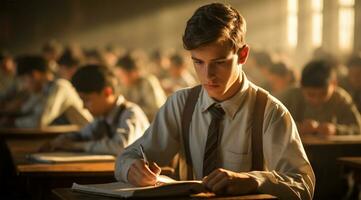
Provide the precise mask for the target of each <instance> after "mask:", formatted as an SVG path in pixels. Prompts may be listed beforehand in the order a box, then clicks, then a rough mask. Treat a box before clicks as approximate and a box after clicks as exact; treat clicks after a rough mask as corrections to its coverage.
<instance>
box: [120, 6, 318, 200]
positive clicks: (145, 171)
mask: <svg viewBox="0 0 361 200" xmlns="http://www.w3.org/2000/svg"><path fill="white" fill-rule="evenodd" d="M245 32H246V23H245V20H244V18H243V17H242V16H241V15H240V14H239V13H238V12H237V11H236V10H235V9H234V8H232V7H230V6H227V5H224V4H220V3H214V4H209V5H205V6H202V7H200V8H199V9H198V10H197V11H196V12H195V13H194V15H193V16H192V17H191V18H190V19H189V20H188V22H187V27H186V30H185V33H184V36H183V44H184V47H185V48H186V49H187V50H189V51H190V54H191V56H192V59H193V62H194V67H195V70H196V72H197V75H198V78H199V81H200V83H201V85H202V87H201V88H200V92H199V96H196V97H197V99H196V100H197V102H196V104H195V107H194V109H193V114H192V116H191V121H190V125H189V126H188V127H189V130H183V127H185V126H184V125H182V122H184V120H187V119H184V108H185V104H186V103H185V102H186V101H187V100H188V98H189V94H190V93H191V92H192V94H194V93H193V91H194V90H193V89H184V90H180V91H178V92H176V93H175V94H174V95H172V96H171V97H169V98H168V100H167V102H166V103H165V104H164V106H162V107H161V109H160V110H159V112H158V113H157V115H156V117H155V120H154V121H153V122H152V124H151V126H150V128H149V129H148V130H147V131H146V132H145V134H144V135H143V136H142V137H141V138H140V139H139V140H137V141H136V142H135V143H133V144H132V145H131V146H129V147H128V148H127V149H125V151H124V152H123V153H122V154H121V155H120V156H119V157H118V159H117V163H116V169H115V177H116V178H117V179H118V180H119V181H125V182H129V183H131V184H133V185H137V186H146V185H154V184H155V183H156V181H157V176H158V174H159V173H160V168H159V167H158V165H165V164H167V163H168V162H169V161H170V160H171V159H172V158H173V156H174V155H175V154H176V153H179V157H180V159H179V163H180V164H179V176H180V179H182V180H184V179H199V180H200V179H201V180H203V183H204V184H205V186H206V187H207V188H208V189H209V190H210V191H213V192H215V193H216V194H228V195H239V194H247V193H258V192H260V193H268V194H272V195H275V196H277V197H278V198H279V199H303V200H304V199H312V197H313V192H314V187H315V176H314V173H313V171H312V168H311V165H310V163H309V161H308V159H307V156H306V154H305V151H304V149H303V146H302V143H301V140H300V138H299V135H298V132H297V127H296V124H295V122H294V121H293V119H292V117H291V115H290V113H289V112H288V111H287V109H286V108H285V107H284V106H283V105H282V104H281V103H280V102H279V101H278V100H277V99H275V98H274V97H272V96H271V95H267V93H265V92H264V91H263V90H262V89H260V88H259V87H257V86H256V85H254V84H253V83H251V82H250V81H248V80H247V77H246V75H245V74H244V73H243V72H242V65H243V64H244V63H245V62H246V59H247V56H248V53H249V49H250V48H249V47H248V45H247V44H246V43H245V38H244V37H245ZM258 91H263V92H258ZM261 93H262V94H263V95H261V96H262V97H263V98H264V97H265V98H264V101H261V102H263V103H265V104H263V105H264V106H265V108H264V109H263V111H264V114H262V115H261V116H259V115H257V114H256V115H255V114H254V108H256V110H258V109H257V106H256V107H255V104H256V105H258V102H259V101H258V100H259V99H260V98H258V97H257V96H258V94H261ZM256 101H257V103H256ZM220 108H222V109H220ZM215 110H217V111H215ZM222 110H223V111H222ZM213 113H216V114H213ZM256 113H258V112H256ZM213 116H217V117H219V118H218V120H217V119H216V118H215V117H213ZM256 116H258V118H259V117H261V118H262V117H263V119H264V120H263V121H261V124H260V125H259V126H255V124H253V120H255V119H254V118H255V117H256ZM213 118H215V119H213ZM213 122H215V123H219V124H220V126H219V127H218V126H214V127H213V128H212V127H210V125H212V124H213ZM215 127H217V128H215ZM260 128H261V131H259V130H260ZM217 129H218V130H219V131H218V133H219V134H218V136H217V137H218V140H216V141H213V143H212V142H210V141H211V139H210V138H213V134H214V132H217V131H214V130H217ZM254 130H258V131H259V132H261V133H260V134H259V136H260V140H252V139H251V138H252V137H253V134H254V132H257V131H254ZM187 131H189V132H188V133H189V138H188V139H187V138H186V139H184V133H185V132H187ZM217 137H216V138H217ZM253 142H257V143H255V144H252V143H253ZM258 142H261V143H258ZM262 143H263V145H262ZM140 144H141V145H142V146H143V147H144V152H145V154H146V156H147V158H148V160H149V161H150V163H149V165H147V164H146V162H145V161H144V160H143V159H142V157H141V155H140V153H139V146H140ZM186 144H189V148H187V145H186ZM217 144H218V145H217ZM209 147H213V148H209ZM259 148H261V150H260V149H259ZM187 149H189V151H188V150H187ZM262 149H263V150H262ZM256 150H258V153H257V151H256ZM188 152H189V153H188ZM209 152H210V153H209ZM253 153H254V155H253ZM187 155H189V156H187ZM258 156H259V157H261V159H260V158H259V157H258ZM189 157H190V159H189ZM210 157H212V160H209V158H210ZM253 157H255V158H257V157H258V159H254V158H253ZM255 160H257V161H261V162H254V161H255ZM189 164H191V166H192V167H191V168H190V167H189ZM210 168H213V170H211V171H210ZM260 168H262V169H261V170H258V169H260ZM192 174H193V175H192ZM190 175H191V176H190Z"/></svg>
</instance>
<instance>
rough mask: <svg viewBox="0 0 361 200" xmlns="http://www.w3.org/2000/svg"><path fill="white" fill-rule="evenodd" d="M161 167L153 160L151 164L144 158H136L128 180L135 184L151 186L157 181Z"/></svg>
mask: <svg viewBox="0 0 361 200" xmlns="http://www.w3.org/2000/svg"><path fill="white" fill-rule="evenodd" d="M160 172H161V169H160V167H159V166H158V165H157V164H156V163H154V162H151V163H150V164H149V166H148V165H147V164H146V162H145V161H144V160H142V159H139V160H136V161H135V162H134V163H133V164H132V165H131V166H130V168H129V171H128V182H129V183H131V184H132V185H135V186H150V185H155V184H156V183H157V178H158V176H159V174H160Z"/></svg>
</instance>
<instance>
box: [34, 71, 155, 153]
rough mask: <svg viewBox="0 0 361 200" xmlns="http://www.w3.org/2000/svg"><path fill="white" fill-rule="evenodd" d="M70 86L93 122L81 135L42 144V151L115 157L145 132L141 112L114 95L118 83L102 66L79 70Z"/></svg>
mask: <svg viewBox="0 0 361 200" xmlns="http://www.w3.org/2000/svg"><path fill="white" fill-rule="evenodd" d="M72 83H73V85H74V87H75V88H76V90H77V91H78V92H79V94H80V97H81V98H82V99H83V101H84V104H85V107H86V108H88V109H89V111H90V112H91V113H92V114H93V115H94V117H95V119H94V121H93V122H91V123H90V124H88V125H87V126H85V127H84V128H83V129H81V130H80V132H78V133H73V134H64V135H61V136H59V137H58V138H56V139H55V140H53V141H51V142H50V143H47V144H45V145H44V146H43V147H42V148H41V151H56V150H66V151H81V152H88V153H100V154H113V155H117V154H118V153H120V152H122V150H123V149H124V148H125V147H126V146H128V145H129V144H131V143H132V142H134V141H135V140H136V139H138V138H139V137H140V136H141V135H143V133H144V130H145V129H146V128H148V126H149V122H148V119H147V117H146V116H145V114H144V112H143V111H142V110H141V109H140V108H139V106H138V105H136V104H134V103H131V102H129V101H127V100H126V99H125V98H124V97H123V96H122V95H121V94H119V93H118V92H117V89H116V88H117V87H118V86H117V85H118V84H117V83H118V82H117V79H116V77H115V76H114V75H113V74H112V73H111V72H110V71H109V70H108V69H107V68H106V67H105V66H99V65H87V66H84V67H81V68H80V69H79V70H78V71H77V72H76V73H75V74H74V76H73V78H72Z"/></svg>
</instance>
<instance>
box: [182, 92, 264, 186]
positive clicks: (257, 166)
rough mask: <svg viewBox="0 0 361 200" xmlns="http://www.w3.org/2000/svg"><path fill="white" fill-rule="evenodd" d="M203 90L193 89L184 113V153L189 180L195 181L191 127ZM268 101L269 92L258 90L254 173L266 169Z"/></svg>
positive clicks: (253, 120) (253, 127)
mask: <svg viewBox="0 0 361 200" xmlns="http://www.w3.org/2000/svg"><path fill="white" fill-rule="evenodd" d="M201 89H202V86H201V85H198V86H195V87H193V88H192V89H191V91H190V93H189V95H188V97H187V99H186V103H185V106H184V110H183V113H182V138H183V143H184V151H185V157H186V159H185V160H186V164H187V179H188V180H192V179H193V163H192V157H191V152H190V147H189V127H190V123H191V121H192V116H193V112H194V108H195V106H196V104H197V101H198V97H199V94H200V91H201ZM267 99H268V92H267V91H265V90H263V89H260V88H259V89H258V90H257V95H256V102H255V104H254V108H253V119H252V122H251V123H252V132H251V134H252V138H251V141H252V144H251V146H252V167H251V170H252V171H255V170H257V171H262V170H264V169H265V167H264V157H263V137H262V135H263V121H264V111H265V108H266V104H267Z"/></svg>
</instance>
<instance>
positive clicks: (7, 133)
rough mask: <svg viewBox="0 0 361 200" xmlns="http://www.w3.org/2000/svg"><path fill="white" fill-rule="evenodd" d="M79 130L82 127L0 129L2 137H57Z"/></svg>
mask: <svg viewBox="0 0 361 200" xmlns="http://www.w3.org/2000/svg"><path fill="white" fill-rule="evenodd" d="M79 130H80V127H79V126H76V125H62V126H48V127H43V128H0V137H6V138H8V137H10V138H16V137H34V136H47V135H48V136H55V135H59V134H62V133H69V132H76V131H79Z"/></svg>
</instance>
